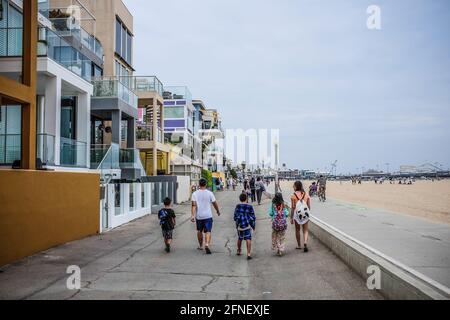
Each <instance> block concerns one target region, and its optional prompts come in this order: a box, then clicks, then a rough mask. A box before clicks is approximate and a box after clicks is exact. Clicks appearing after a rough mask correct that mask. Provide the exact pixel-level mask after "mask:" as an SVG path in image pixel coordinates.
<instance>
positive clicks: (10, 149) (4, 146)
mask: <svg viewBox="0 0 450 320" xmlns="http://www.w3.org/2000/svg"><path fill="white" fill-rule="evenodd" d="M21 143H22V140H21V135H20V134H0V164H8V165H9V164H13V163H14V161H16V160H20V159H21V155H20V152H21Z"/></svg>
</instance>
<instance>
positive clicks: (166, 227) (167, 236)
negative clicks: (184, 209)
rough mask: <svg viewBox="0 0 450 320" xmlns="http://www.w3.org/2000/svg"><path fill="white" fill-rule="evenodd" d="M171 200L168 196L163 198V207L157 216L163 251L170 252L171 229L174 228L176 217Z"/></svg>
mask: <svg viewBox="0 0 450 320" xmlns="http://www.w3.org/2000/svg"><path fill="white" fill-rule="evenodd" d="M171 204H172V200H171V199H170V198H165V199H164V208H162V209H161V210H159V212H158V218H159V224H160V226H161V230H162V234H163V237H164V244H165V245H166V248H165V251H166V252H167V253H169V252H170V245H171V244H172V238H173V229H175V225H176V219H175V212H174V211H173V209H172V207H171Z"/></svg>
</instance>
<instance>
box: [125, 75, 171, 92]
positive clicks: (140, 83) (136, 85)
mask: <svg viewBox="0 0 450 320" xmlns="http://www.w3.org/2000/svg"><path fill="white" fill-rule="evenodd" d="M121 78H124V77H121ZM128 78H129V79H128V80H127V81H128V83H130V88H131V89H132V90H133V91H134V92H157V93H158V94H159V95H160V96H161V97H162V96H163V93H164V86H163V84H162V82H161V81H159V79H158V78H157V77H155V76H150V77H128Z"/></svg>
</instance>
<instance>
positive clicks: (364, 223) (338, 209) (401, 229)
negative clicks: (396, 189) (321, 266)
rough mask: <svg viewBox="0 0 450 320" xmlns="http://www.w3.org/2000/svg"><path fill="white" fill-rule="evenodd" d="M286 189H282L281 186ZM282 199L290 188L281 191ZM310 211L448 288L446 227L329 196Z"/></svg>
mask: <svg viewBox="0 0 450 320" xmlns="http://www.w3.org/2000/svg"><path fill="white" fill-rule="evenodd" d="M284 189H286V188H284ZM283 195H284V197H285V200H289V199H290V190H283ZM312 207H313V208H312V214H313V215H314V216H315V217H317V218H319V219H320V220H322V221H324V222H326V223H328V224H329V225H331V226H333V227H335V228H336V229H339V230H341V231H342V232H344V233H346V234H348V235H349V236H351V237H354V238H355V239H357V240H359V241H361V242H363V243H365V244H366V245H369V246H370V247H372V248H374V249H376V250H378V251H380V252H382V253H383V254H385V255H387V256H390V257H391V258H393V259H395V260H397V261H399V262H401V263H403V264H405V265H407V266H409V267H411V268H413V269H415V270H416V271H418V272H420V273H422V274H424V275H426V276H428V277H429V278H431V279H433V280H435V281H437V282H439V283H441V284H443V285H445V286H447V287H450V227H449V226H448V225H445V224H439V223H433V222H429V221H427V220H424V219H420V218H416V217H411V216H407V215H402V214H397V213H392V212H388V211H383V210H374V209H369V208H365V207H363V206H359V205H355V204H348V203H343V202H340V201H337V200H333V199H329V200H328V201H327V202H326V203H320V202H319V200H318V198H314V199H313V204H312Z"/></svg>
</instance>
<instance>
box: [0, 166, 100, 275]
mask: <svg viewBox="0 0 450 320" xmlns="http://www.w3.org/2000/svg"><path fill="white" fill-rule="evenodd" d="M99 199H100V188H99V175H98V174H90V173H66V172H46V171H23V170H18V171H13V170H0V266H2V265H5V264H7V263H11V262H13V261H16V260H19V259H21V258H23V257H26V256H29V255H31V254H34V253H37V252H40V251H43V250H46V249H48V248H51V247H53V246H56V245H59V244H63V243H66V242H70V241H73V240H78V239H81V238H84V237H86V236H89V235H94V234H97V233H98V232H99V229H100V209H99V207H100V202H99Z"/></svg>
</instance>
